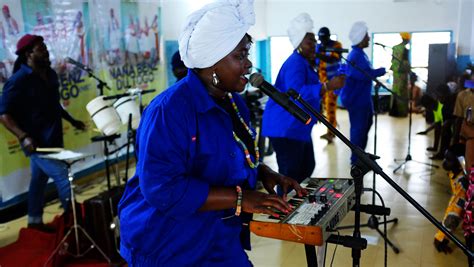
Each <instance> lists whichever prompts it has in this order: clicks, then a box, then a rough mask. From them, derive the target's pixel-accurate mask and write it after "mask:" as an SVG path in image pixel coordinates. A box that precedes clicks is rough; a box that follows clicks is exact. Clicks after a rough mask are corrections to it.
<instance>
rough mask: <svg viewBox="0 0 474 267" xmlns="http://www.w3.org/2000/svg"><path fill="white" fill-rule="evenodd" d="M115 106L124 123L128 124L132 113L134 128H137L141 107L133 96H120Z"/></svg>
mask: <svg viewBox="0 0 474 267" xmlns="http://www.w3.org/2000/svg"><path fill="white" fill-rule="evenodd" d="M114 108H115V110H116V111H117V113H118V115H119V116H120V120H121V121H122V123H123V124H126V125H128V116H129V114H132V129H134V130H136V129H137V128H138V124H139V123H140V108H139V107H138V104H137V102H136V101H135V99H134V98H133V97H131V96H124V97H122V98H119V99H118V100H117V101H115V103H114Z"/></svg>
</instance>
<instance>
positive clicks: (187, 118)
mask: <svg viewBox="0 0 474 267" xmlns="http://www.w3.org/2000/svg"><path fill="white" fill-rule="evenodd" d="M189 106H190V104H189V103H181V104H179V105H177V103H174V104H173V103H168V104H167V105H159V106H157V107H154V108H152V109H149V110H147V112H146V113H147V114H146V115H145V116H144V118H143V119H144V122H143V123H142V124H141V125H140V133H139V140H140V143H139V150H138V151H139V155H138V158H139V159H140V160H139V162H138V166H137V174H138V177H139V181H140V189H141V191H142V193H143V195H144V197H145V199H146V201H147V202H148V203H149V204H150V205H152V206H153V207H155V208H156V209H157V210H158V211H160V212H162V213H164V214H165V215H168V216H171V217H174V218H176V219H180V218H181V219H183V218H186V217H187V216H189V215H191V214H193V213H195V212H197V210H198V209H199V208H200V207H201V206H202V205H203V204H204V203H205V202H206V200H207V196H208V194H209V184H208V183H206V182H205V181H202V180H200V179H199V178H197V177H195V176H193V175H192V173H189V172H188V171H187V169H188V168H187V167H188V166H190V165H191V162H190V161H191V156H190V147H191V145H192V144H191V143H192V142H194V141H195V140H192V139H193V137H195V133H194V134H193V129H195V125H196V118H195V117H196V115H195V114H194V113H191V112H188V111H187V109H188V110H189V108H186V107H189ZM193 125H194V126H193ZM194 139H195V138H194Z"/></svg>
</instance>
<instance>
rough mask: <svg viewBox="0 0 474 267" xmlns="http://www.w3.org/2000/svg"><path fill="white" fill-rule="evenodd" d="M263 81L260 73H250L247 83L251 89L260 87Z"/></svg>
mask: <svg viewBox="0 0 474 267" xmlns="http://www.w3.org/2000/svg"><path fill="white" fill-rule="evenodd" d="M263 81H264V79H263V76H262V74H260V73H252V75H250V78H249V82H250V84H251V85H252V86H253V87H257V88H258V87H260V85H262V83H263Z"/></svg>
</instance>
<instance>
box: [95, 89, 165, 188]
mask: <svg viewBox="0 0 474 267" xmlns="http://www.w3.org/2000/svg"><path fill="white" fill-rule="evenodd" d="M155 91H156V90H155V89H149V90H137V91H136V92H135V93H133V92H127V93H123V94H117V95H112V96H106V97H104V100H111V99H119V98H122V97H125V96H133V95H134V94H137V95H138V99H139V110H140V114H142V113H143V109H144V107H143V103H142V95H144V94H148V93H152V92H155ZM135 140H136V131H135V130H134V129H133V128H132V113H130V114H128V123H127V144H126V147H127V152H126V154H125V177H124V178H123V180H122V181H123V182H124V183H126V182H127V180H128V169H129V166H130V165H129V161H130V145H131V146H133V152H134V156H135V159H136V158H137V155H136V150H135Z"/></svg>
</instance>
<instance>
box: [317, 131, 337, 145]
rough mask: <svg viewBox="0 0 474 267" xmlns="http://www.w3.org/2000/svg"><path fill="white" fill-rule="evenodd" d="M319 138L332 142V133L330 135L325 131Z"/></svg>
mask: <svg viewBox="0 0 474 267" xmlns="http://www.w3.org/2000/svg"><path fill="white" fill-rule="evenodd" d="M320 138H321V139H325V140H326V141H328V143H329V144H330V143H332V140H333V139H334V135H332V134H330V133H325V134H323V135H321V137H320Z"/></svg>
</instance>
